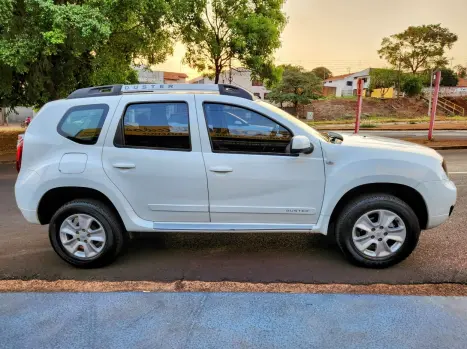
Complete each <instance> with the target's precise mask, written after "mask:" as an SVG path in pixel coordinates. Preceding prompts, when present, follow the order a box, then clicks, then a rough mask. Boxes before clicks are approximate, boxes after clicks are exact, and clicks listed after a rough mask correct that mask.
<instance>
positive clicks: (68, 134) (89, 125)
mask: <svg viewBox="0 0 467 349" xmlns="http://www.w3.org/2000/svg"><path fill="white" fill-rule="evenodd" d="M108 111H109V106H108V105H107V104H92V105H81V106H77V107H72V108H70V109H68V111H67V112H66V113H65V115H64V116H63V118H62V120H60V122H59V124H58V126H57V131H58V133H59V134H60V135H62V136H63V137H65V138H68V139H69V140H71V141H73V142H76V143H80V144H96V142H97V140H98V138H99V135H100V133H101V130H102V125H103V124H104V121H105V117H106V116H107V112H108Z"/></svg>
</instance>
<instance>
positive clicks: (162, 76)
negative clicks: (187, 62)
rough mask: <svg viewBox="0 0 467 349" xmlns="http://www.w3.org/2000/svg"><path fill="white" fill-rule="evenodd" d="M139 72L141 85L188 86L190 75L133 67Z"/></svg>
mask: <svg viewBox="0 0 467 349" xmlns="http://www.w3.org/2000/svg"><path fill="white" fill-rule="evenodd" d="M133 69H135V70H136V71H137V72H138V82H139V83H140V84H186V78H187V77H188V75H186V74H185V73H174V72H164V71H155V70H151V69H148V68H145V67H133Z"/></svg>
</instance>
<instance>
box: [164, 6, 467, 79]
mask: <svg viewBox="0 0 467 349" xmlns="http://www.w3.org/2000/svg"><path fill="white" fill-rule="evenodd" d="M283 9H284V12H285V13H286V15H287V17H288V23H287V26H286V27H285V29H284V31H283V33H282V36H281V38H282V47H281V48H280V49H278V50H277V51H276V53H275V59H276V63H277V64H285V63H289V64H295V65H301V66H303V67H304V68H306V69H310V70H311V69H313V68H315V67H317V66H323V65H324V66H326V67H327V68H329V69H330V70H331V71H332V72H333V74H334V75H339V74H346V73H347V72H349V71H350V72H354V71H359V70H363V69H366V68H368V67H385V66H387V63H386V62H385V61H384V60H381V59H380V58H379V57H378V54H377V52H376V51H377V50H378V49H379V48H380V46H381V40H382V38H383V37H385V36H390V35H392V34H396V33H399V32H402V31H404V30H405V29H406V28H407V27H408V26H410V25H422V24H438V23H441V25H442V26H443V27H446V28H448V29H449V30H450V31H451V32H453V33H455V34H457V36H458V41H457V42H456V43H455V44H454V46H453V48H452V50H449V51H447V53H446V56H447V57H448V58H449V59H450V60H451V58H452V65H453V66H455V65H456V64H462V65H467V0H443V1H442V0H386V1H381V0H373V1H370V0H288V1H287V2H286V3H285V5H284V8H283ZM184 52H185V51H184V48H183V45H182V44H179V43H178V44H177V45H176V46H175V50H174V55H173V56H172V57H169V58H168V59H167V61H166V62H165V63H163V64H160V65H157V66H156V67H155V68H156V69H157V70H165V71H176V72H184V73H186V74H188V76H189V78H194V77H196V76H198V75H200V74H199V73H198V72H196V71H195V70H193V69H190V67H188V66H185V65H183V64H182V63H181V61H182V58H183V55H184Z"/></svg>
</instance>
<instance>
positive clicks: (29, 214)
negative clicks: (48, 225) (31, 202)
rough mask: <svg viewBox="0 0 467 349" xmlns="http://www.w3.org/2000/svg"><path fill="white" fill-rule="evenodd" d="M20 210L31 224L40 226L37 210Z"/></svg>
mask: <svg viewBox="0 0 467 349" xmlns="http://www.w3.org/2000/svg"><path fill="white" fill-rule="evenodd" d="M19 210H20V211H21V213H22V214H23V217H24V218H25V219H26V220H27V221H28V222H29V223H33V224H40V222H39V219H38V218H37V211H36V210H24V209H22V208H20V209H19Z"/></svg>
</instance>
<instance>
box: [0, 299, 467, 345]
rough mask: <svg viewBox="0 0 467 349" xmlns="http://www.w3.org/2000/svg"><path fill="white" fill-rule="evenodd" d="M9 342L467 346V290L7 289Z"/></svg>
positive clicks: (4, 324)
mask: <svg viewBox="0 0 467 349" xmlns="http://www.w3.org/2000/svg"><path fill="white" fill-rule="evenodd" d="M0 314H1V315H0V328H1V329H2V344H1V345H0V347H5V348H78V347H82V348H102V347H108V348H183V349H185V348H203V349H204V348H213V349H214V348H224V349H229V348H265V349H266V348H267V349H269V348H323V349H325V348H327V349H337V348H349V349H353V348H355V349H359V348H375V349H383V348H384V349H386V348H398V349H409V348H410V349H412V348H441V349H443V348H446V349H447V348H449V349H456V348H459V349H460V348H465V343H466V342H467V332H466V331H465V329H466V328H467V298H466V297H417V296H409V297H407V296H381V295H343V294H337V295H335V294H334V295H331V294H314V295H313V294H284V293H269V294H264V293H189V292H187V293H142V292H139V293H137V292H125V293H5V294H0Z"/></svg>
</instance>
